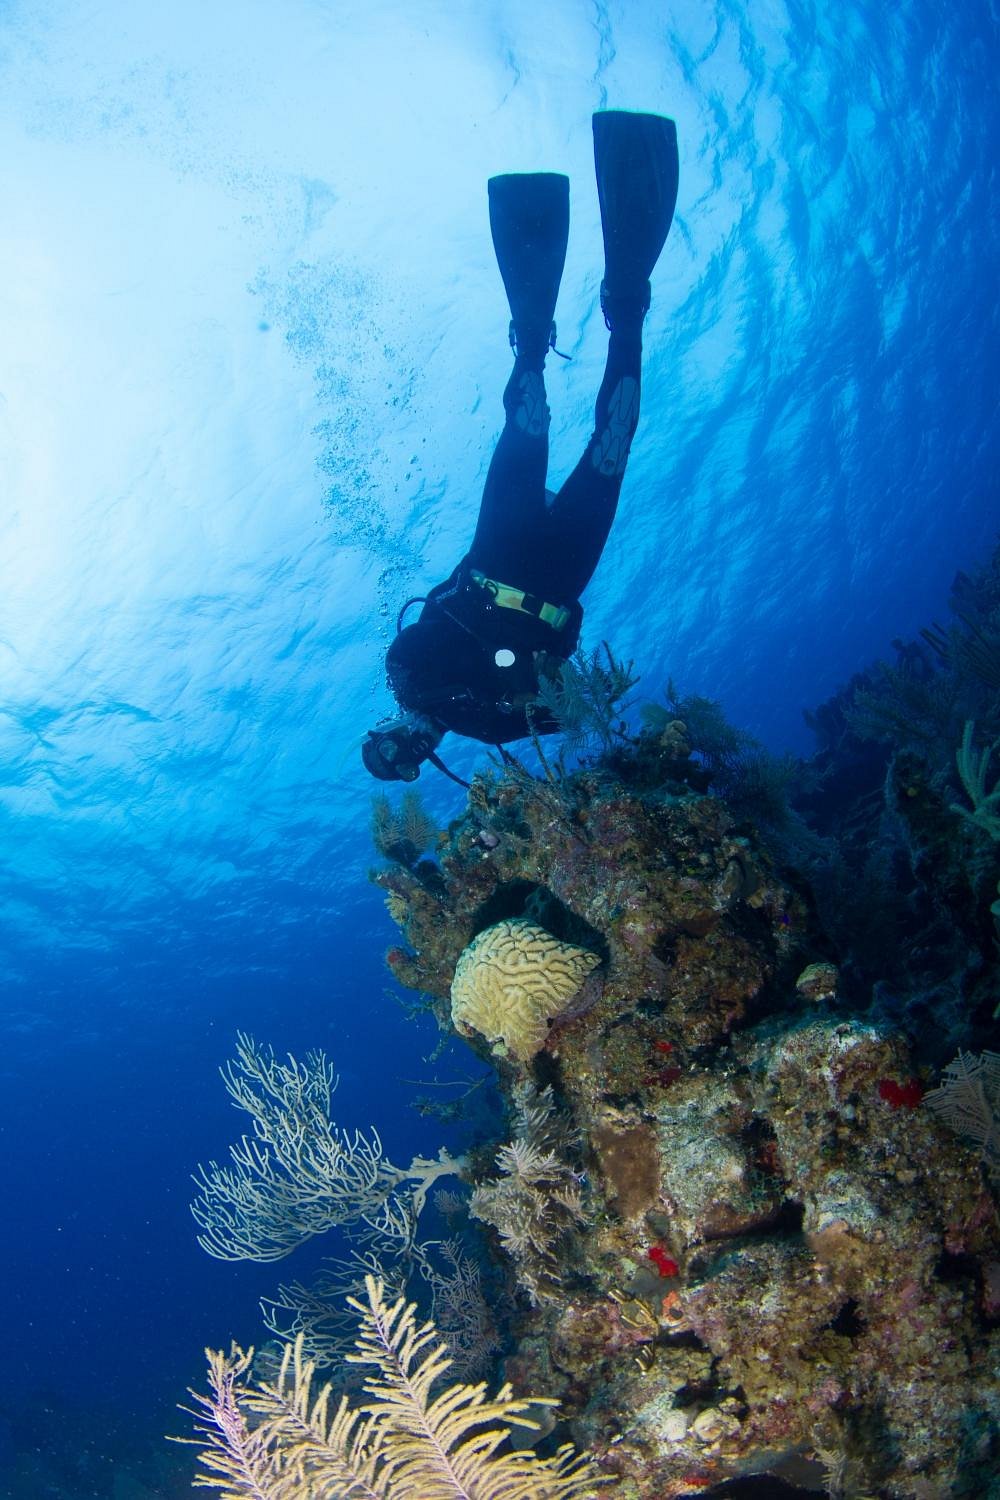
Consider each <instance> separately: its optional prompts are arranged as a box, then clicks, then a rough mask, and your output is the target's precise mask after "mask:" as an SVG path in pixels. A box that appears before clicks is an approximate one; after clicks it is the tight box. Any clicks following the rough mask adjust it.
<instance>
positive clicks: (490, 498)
mask: <svg viewBox="0 0 1000 1500" xmlns="http://www.w3.org/2000/svg"><path fill="white" fill-rule="evenodd" d="M543 360H544V354H540V355H537V356H532V355H520V354H519V355H518V357H517V359H516V360H515V361H514V369H513V371H512V372H511V376H510V379H509V380H508V382H507V387H506V390H505V391H504V393H503V404H504V411H505V413H506V420H505V422H504V427H503V432H502V433H501V434H500V438H499V441H498V442H497V445H496V449H495V450H494V453H493V457H492V459H491V461H490V467H489V472H488V473H487V475H486V484H485V487H484V489H483V498H482V503H481V505H480V507H479V519H478V521H477V523H476V531H475V535H474V536H473V539H472V545H471V547H470V548H469V562H470V563H471V565H472V567H474V568H478V569H479V570H480V571H481V572H483V573H486V574H487V575H488V576H489V577H491V578H494V577H495V578H497V579H498V580H499V581H500V582H501V583H515V584H516V583H517V580H518V578H519V576H520V572H521V570H522V568H523V560H524V556H525V553H526V551H529V550H530V549H531V548H532V547H533V546H534V544H535V538H536V537H537V532H538V528H539V527H540V526H541V525H542V524H544V518H545V475H546V471H547V469H548V462H549V408H548V403H547V402H546V399H545V383H544V379H543V376H542V362H543Z"/></svg>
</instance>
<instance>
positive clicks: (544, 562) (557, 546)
mask: <svg viewBox="0 0 1000 1500" xmlns="http://www.w3.org/2000/svg"><path fill="white" fill-rule="evenodd" d="M593 124H594V162H595V167H596V172H597V191H598V197H599V200H600V208H601V226H602V230H603V235H604V278H603V281H602V283H601V310H602V312H603V313H604V321H605V323H606V325H607V328H608V331H609V342H608V358H607V364H606V366H605V370H604V377H603V379H602V381H601V387H600V390H599V392H598V395H597V402H596V412H595V424H594V433H593V436H592V437H591V439H590V441H589V443H588V444H587V447H586V450H585V451H584V454H583V457H582V458H581V459H580V462H579V463H578V464H577V466H576V468H575V469H574V470H573V472H572V474H570V476H569V478H568V479H567V480H566V483H565V484H564V485H563V486H562V488H561V489H560V490H559V492H558V494H552V493H551V491H548V490H546V488H545V478H546V470H547V466H548V446H549V445H548V435H549V409H548V405H547V402H546V396H545V385H544V381H543V374H542V372H543V368H544V365H545V357H546V355H547V354H548V352H549V350H550V349H553V350H555V343H556V326H555V323H554V321H553V317H554V313H555V306H556V295H557V293H558V290H559V281H560V278H561V276H562V271H563V263H564V261H565V258H566V243H567V239H568V236H569V179H568V178H566V177H564V176H562V175H560V174H557V173H552V172H537V173H511V174H507V175H505V176H502V177H492V178H490V181H489V208H490V229H491V232H492V236H493V247H494V250H495V251H496V257H497V263H498V265H499V268H500V275H501V277H502V278H503V284H504V288H505V290H506V293H507V300H508V302H509V304H510V314H511V321H510V343H511V348H512V349H513V351H514V369H513V372H512V374H511V376H510V379H509V380H508V382H507V387H506V389H505V391H504V395H503V405H504V412H505V414H506V420H505V423H504V428H503V432H502V433H501V435H500V438H499V441H498V442H497V446H496V451H495V452H494V454H493V458H492V460H491V463H490V467H489V472H488V474H487V477H486V485H485V488H484V491H483V498H482V503H481V505H480V510H479V519H478V522H477V525H476V530H475V534H474V536H473V538H472V544H471V546H470V547H469V550H468V552H467V553H466V554H465V556H464V557H463V558H462V560H461V562H460V563H459V564H458V566H457V567H456V568H455V570H454V571H453V572H452V573H451V575H450V576H449V577H448V578H447V579H445V581H444V582H443V583H439V584H438V585H437V586H436V587H435V588H432V589H431V590H430V592H429V593H428V594H427V595H426V597H425V598H423V599H419V598H418V599H409V600H407V602H406V604H404V606H403V608H402V610H401V611H400V614H399V619H398V621H397V627H396V630H397V633H396V637H395V639H394V640H393V642H392V644H391V646H390V647H389V650H388V653H387V656H386V672H387V676H388V680H389V686H390V687H391V689H392V692H393V694H394V696H395V697H396V699H397V701H398V703H399V705H400V707H401V708H402V710H403V714H402V716H401V717H399V718H396V719H393V720H390V721H388V722H384V723H382V724H380V725H378V726H377V727H376V728H375V729H372V730H369V731H368V733H367V735H366V737H365V740H364V743H363V745H362V751H361V753H362V759H363V761H364V764H365V767H366V768H367V770H368V771H370V772H371V774H372V775H373V776H376V777H378V779H379V780H381V781H414V780H415V779H416V778H417V776H419V774H420V766H421V763H422V762H423V761H425V760H426V761H430V762H431V764H432V765H434V766H436V767H437V768H438V769H439V770H441V771H443V772H444V774H445V775H447V776H450V777H451V778H452V779H453V780H455V781H461V778H460V777H457V776H455V775H454V774H453V773H452V772H451V771H449V770H448V768H447V767H446V766H445V765H444V764H443V762H442V761H441V760H440V758H439V757H438V755H437V753H436V752H437V747H438V745H439V743H440V742H441V739H442V738H443V736H444V735H445V734H446V733H447V732H449V731H450V732H451V733H453V734H459V735H465V736H467V737H469V738H471V739H476V740H482V741H483V742H485V743H486V744H490V745H496V746H497V747H498V748H499V749H500V751H501V754H506V752H504V750H503V745H504V743H505V742H506V741H509V740H517V739H524V738H526V737H527V736H529V735H534V734H547V733H551V732H552V731H553V730H555V729H556V728H557V727H558V726H557V725H556V723H555V721H554V720H553V719H552V718H551V716H550V715H549V714H548V713H547V712H546V710H545V709H544V707H543V705H542V704H541V703H540V702H539V701H538V691H539V680H540V674H542V675H544V676H547V677H557V676H558V673H559V670H560V668H561V666H562V663H563V662H564V661H566V660H567V659H568V658H569V657H570V656H571V655H572V654H573V652H574V651H575V650H576V646H577V642H578V640H579V637H580V625H581V621H582V619H583V610H582V608H581V606H580V595H581V594H582V592H583V590H584V588H585V587H586V585H587V584H588V583H589V582H590V579H591V577H592V575H593V573H594V570H595V569H596V567H597V564H598V561H599V559H600V556H601V553H602V551H603V549H604V544H605V542H606V541H607V538H608V533H609V532H610V530H611V523H612V521H613V520H614V516H615V509H616V507H617V504H618V496H619V493H620V491H621V486H622V478H623V476H624V473H625V465H626V462H627V460H628V455H629V449H630V446H631V443H632V438H633V436H634V434H635V430H636V425H637V423H638V420H639V387H640V365H641V357H642V324H643V320H644V318H645V316H646V313H647V312H648V310H649V303H650V286H649V278H650V275H651V273H652V271H653V268H654V266H655V265H656V262H657V260H658V259H659V256H660V251H661V250H662V249H663V246H664V244H665V242H666V238H667V233H668V231H669V229H670V224H671V220H672V218H673V212H674V204H675V202H676V199H677V178H678V158H677V134H676V130H675V128H674V122H673V121H672V120H668V119H665V118H664V117H663V116H661V115H649V114H632V113H629V112H626V111H621V110H604V111H601V112H600V113H598V114H595V115H594V121H593ZM556 352H557V353H558V350H556ZM421 603H422V604H423V609H422V610H421V611H420V615H419V617H418V619H417V620H416V621H415V622H414V623H413V624H411V625H405V626H404V624H403V620H404V617H405V615H406V613H407V610H409V609H410V608H411V607H412V606H413V605H416V604H421ZM461 784H462V785H467V783H465V782H461Z"/></svg>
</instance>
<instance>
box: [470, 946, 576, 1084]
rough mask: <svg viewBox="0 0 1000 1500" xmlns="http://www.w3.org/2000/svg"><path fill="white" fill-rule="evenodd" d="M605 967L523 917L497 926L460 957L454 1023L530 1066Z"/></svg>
mask: <svg viewBox="0 0 1000 1500" xmlns="http://www.w3.org/2000/svg"><path fill="white" fill-rule="evenodd" d="M600 962H601V960H600V957H599V955H598V954H596V953H591V952H589V951H588V950H587V949H586V948H577V947H576V946H575V944H573V943H561V942H560V941H559V939H558V938H554V937H553V936H552V934H551V933H550V932H546V931H545V929H544V928H543V927H536V926H535V924H534V923H533V922H528V921H526V920H524V919H523V918H513V919H512V920H510V921H505V922H497V923H496V924H495V925H494V926H493V927H487V928H486V929H485V931H484V932H481V933H480V934H479V936H478V937H477V938H474V939H473V941H472V942H471V943H470V944H469V946H468V947H467V948H466V949H465V950H464V952H463V953H462V954H461V955H460V957H459V960H458V963H457V964H456V966H455V978H454V980H453V981H452V986H451V1015H452V1020H453V1021H454V1022H455V1025H456V1026H457V1027H458V1028H459V1030H460V1031H461V1030H465V1029H467V1028H469V1027H472V1028H474V1029H475V1030H476V1031H479V1032H482V1034H483V1036H485V1037H487V1038H488V1039H489V1040H490V1041H491V1042H494V1043H495V1044H496V1045H495V1046H494V1051H497V1052H499V1051H503V1050H506V1052H507V1053H508V1054H509V1055H510V1056H512V1057H516V1058H517V1059H518V1060H519V1061H520V1062H527V1061H528V1060H529V1059H530V1058H532V1057H534V1055H535V1053H536V1052H537V1051H538V1050H539V1048H540V1047H541V1046H542V1045H543V1044H544V1042H545V1038H546V1036H547V1035H548V1023H549V1021H550V1020H551V1019H552V1018H553V1017H555V1016H558V1015H560V1014H561V1013H562V1012H563V1011H564V1010H565V1009H566V1007H567V1006H568V1004H569V1002H570V1000H572V998H573V996H574V995H575V994H576V992H577V991H578V990H579V988H580V986H581V985H582V984H583V981H584V980H585V979H586V977H587V975H588V974H589V973H590V971H591V969H594V968H596V967H597V965H598V964H599V963H600ZM501 1044H502V1045H501Z"/></svg>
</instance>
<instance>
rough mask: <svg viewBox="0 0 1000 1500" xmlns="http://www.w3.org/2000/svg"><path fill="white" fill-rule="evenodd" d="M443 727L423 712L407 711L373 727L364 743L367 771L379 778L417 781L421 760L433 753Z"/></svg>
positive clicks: (383, 779) (362, 748) (363, 756)
mask: <svg viewBox="0 0 1000 1500" xmlns="http://www.w3.org/2000/svg"><path fill="white" fill-rule="evenodd" d="M440 740H441V730H440V729H439V728H438V727H437V726H436V725H435V724H434V723H433V722H432V721H431V720H430V719H425V718H424V717H423V715H421V714H406V715H405V716H404V717H403V718H402V719H393V720H392V721H391V722H390V723H388V724H380V725H379V726H378V728H377V729H369V731H368V733H367V735H366V736H365V739H364V741H363V742H362V745H361V759H362V761H363V762H364V766H365V770H366V771H368V772H369V773H370V774H371V775H372V776H375V777H377V779H378V780H379V781H416V779H417V777H418V776H419V775H420V763H421V761H424V760H427V759H428V757H429V756H431V755H433V753H434V750H435V748H436V746H437V745H438V743H439V742H440Z"/></svg>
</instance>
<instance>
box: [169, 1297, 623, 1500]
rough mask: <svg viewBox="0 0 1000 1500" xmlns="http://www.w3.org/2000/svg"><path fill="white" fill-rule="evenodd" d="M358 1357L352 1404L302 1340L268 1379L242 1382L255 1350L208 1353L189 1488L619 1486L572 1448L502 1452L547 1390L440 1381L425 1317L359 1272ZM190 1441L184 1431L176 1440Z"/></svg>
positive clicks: (387, 1498)
mask: <svg viewBox="0 0 1000 1500" xmlns="http://www.w3.org/2000/svg"><path fill="white" fill-rule="evenodd" d="M365 1288H366V1292H367V1297H366V1300H365V1301H364V1302H362V1301H361V1300H360V1299H357V1298H354V1297H350V1298H348V1302H349V1304H350V1306H351V1307H353V1308H354V1310H355V1312H357V1313H359V1314H360V1316H361V1331H360V1335H359V1337H358V1340H357V1345H356V1351H357V1352H356V1353H354V1354H349V1355H347V1359H348V1360H349V1361H350V1362H351V1363H353V1364H359V1365H363V1366H367V1367H368V1369H367V1371H366V1375H367V1379H366V1380H365V1382H364V1395H363V1398H362V1402H361V1404H359V1405H358V1406H355V1407H352V1406H351V1405H350V1404H349V1403H348V1400H347V1397H346V1396H341V1397H340V1400H339V1402H338V1401H337V1398H336V1397H335V1396H334V1394H333V1392H332V1390H331V1387H330V1386H329V1385H324V1386H322V1387H321V1388H320V1389H317V1387H316V1383H315V1379H314V1374H315V1369H314V1366H313V1364H312V1362H311V1361H309V1360H307V1359H306V1358H305V1357H304V1354H303V1349H302V1338H301V1336H300V1337H299V1339H298V1340H297V1341H296V1343H295V1344H294V1345H290V1344H286V1346H285V1349H284V1357H283V1359H282V1362H281V1370H280V1373H279V1374H278V1377H277V1379H276V1380H275V1381H274V1383H273V1384H272V1383H269V1382H267V1381H260V1382H253V1381H252V1380H251V1379H250V1371H251V1363H252V1360H253V1350H252V1349H251V1350H250V1351H249V1353H246V1354H245V1353H244V1352H243V1351H242V1350H241V1349H239V1348H238V1347H236V1346H235V1345H234V1346H233V1349H232V1352H231V1353H230V1354H229V1355H228V1356H226V1355H225V1354H223V1353H221V1352H220V1351H218V1350H208V1351H207V1353H208V1360H209V1367H208V1372H209V1382H210V1386H211V1391H210V1394H209V1395H207V1396H205V1395H199V1394H198V1393H197V1392H193V1393H192V1394H193V1395H194V1397H195V1400H196V1402H197V1406H196V1407H195V1408H191V1410H192V1411H193V1414H194V1416H195V1417H196V1418H197V1432H198V1438H197V1439H196V1441H198V1442H200V1443H201V1444H202V1452H201V1464H202V1469H201V1472H200V1473H199V1474H198V1476H197V1478H196V1479H195V1484H196V1485H197V1486H199V1487H203V1488H206V1489H214V1490H219V1491H221V1494H222V1497H223V1500H240V1497H244V1496H245V1497H246V1500H316V1497H318V1496H321V1495H322V1496H327V1497H329V1500H334V1497H336V1496H340V1497H343V1500H362V1497H366V1500H415V1497H419V1500H595V1497H596V1496H597V1495H598V1489H599V1487H600V1486H603V1485H605V1484H612V1485H613V1484H614V1481H613V1480H612V1479H610V1477H603V1476H601V1475H599V1474H597V1473H596V1471H595V1470H594V1468H593V1466H592V1464H591V1462H590V1460H589V1459H588V1458H587V1457H586V1456H583V1455H579V1454H576V1453H574V1452H573V1449H572V1448H571V1447H570V1446H569V1445H568V1444H567V1445H564V1446H563V1447H561V1448H559V1449H558V1450H557V1451H556V1452H555V1453H554V1454H551V1455H549V1456H547V1457H544V1458H542V1457H539V1456H538V1455H537V1454H536V1453H534V1452H533V1451H531V1449H523V1448H522V1449H516V1448H515V1449H513V1450H512V1449H511V1448H509V1447H508V1439H509V1437H510V1433H511V1429H512V1427H515V1426H516V1427H522V1428H526V1429H527V1430H528V1431H532V1432H535V1433H537V1432H539V1431H540V1429H541V1423H540V1421H539V1420H538V1418H539V1416H540V1415H541V1413H542V1411H544V1409H545V1408H546V1407H554V1406H557V1405H558V1402H556V1401H554V1400H551V1399H549V1398H547V1397H530V1396H528V1397H521V1398H518V1397H516V1396H515V1395H514V1393H513V1391H512V1390H511V1387H510V1386H509V1385H504V1386H503V1387H502V1389H501V1390H499V1391H498V1392H497V1394H496V1396H493V1397H490V1396H489V1395H487V1391H486V1384H485V1382H480V1383H479V1384H478V1385H442V1384H441V1378H442V1377H443V1376H444V1374H445V1372H446V1371H447V1370H448V1368H449V1366H450V1364H451V1360H450V1359H449V1358H448V1351H447V1347H446V1345H444V1344H443V1343H442V1342H441V1340H440V1339H439V1337H438V1332H437V1329H436V1328H435V1327H434V1325H433V1323H422V1324H420V1323H417V1321H416V1316H415V1314H416V1308H415V1307H414V1306H413V1304H412V1303H411V1304H409V1305H407V1304H406V1303H405V1302H404V1300H403V1298H402V1297H401V1298H399V1300H398V1301H396V1302H394V1303H391V1304H390V1303H389V1302H387V1301H386V1297H385V1287H384V1285H383V1283H382V1282H381V1281H378V1280H376V1279H375V1278H374V1277H372V1276H367V1277H366V1278H365ZM181 1441H190V1439H181Z"/></svg>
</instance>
